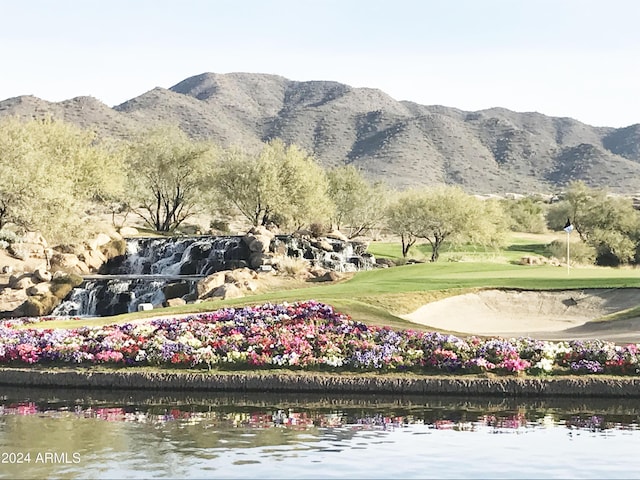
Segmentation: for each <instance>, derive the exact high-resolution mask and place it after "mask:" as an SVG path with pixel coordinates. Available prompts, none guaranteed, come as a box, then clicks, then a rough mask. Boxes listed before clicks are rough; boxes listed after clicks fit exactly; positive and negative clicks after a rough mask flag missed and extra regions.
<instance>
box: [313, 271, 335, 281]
mask: <svg viewBox="0 0 640 480" xmlns="http://www.w3.org/2000/svg"><path fill="white" fill-rule="evenodd" d="M340 279H342V277H341V276H340V274H339V273H338V272H334V271H330V272H327V273H325V274H324V275H322V276H320V277H317V278H316V279H315V281H316V282H336V281H338V280H340Z"/></svg>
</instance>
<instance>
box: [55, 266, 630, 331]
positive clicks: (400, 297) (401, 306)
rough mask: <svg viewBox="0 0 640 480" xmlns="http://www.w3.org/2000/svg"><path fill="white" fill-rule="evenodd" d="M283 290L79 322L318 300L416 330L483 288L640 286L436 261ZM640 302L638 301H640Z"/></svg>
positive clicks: (623, 280) (560, 270) (626, 274)
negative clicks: (428, 313) (429, 315)
mask: <svg viewBox="0 0 640 480" xmlns="http://www.w3.org/2000/svg"><path fill="white" fill-rule="evenodd" d="M309 285H310V286H309V287H306V288H298V289H294V290H282V291H279V292H273V293H269V294H262V295H255V296H251V297H245V298H241V299H235V300H227V301H210V302H202V303H199V304H193V305H185V306H181V307H174V308H166V309H158V310H152V311H147V312H137V313H132V314H126V315H119V316H117V317H106V318H97V319H83V320H80V322H81V323H82V324H85V325H105V324H108V323H113V322H114V321H118V322H123V321H131V320H133V319H136V318H144V317H151V316H158V315H178V314H184V313H197V312H204V311H211V310H215V309H218V308H221V307H224V306H233V305H248V304H254V305H255V304H261V303H266V302H272V303H276V302H283V301H289V302H292V301H299V300H308V299H315V300H318V301H322V302H324V303H328V304H331V305H333V306H334V307H335V308H336V309H337V310H339V311H342V312H344V313H347V314H349V315H351V316H352V317H353V318H354V319H356V320H359V321H363V322H366V323H369V324H376V325H390V326H394V327H400V328H409V327H412V328H415V324H412V323H409V322H406V321H405V320H403V319H401V318H399V317H397V316H396V315H398V314H404V313H409V312H411V311H413V310H415V309H416V308H418V307H419V306H420V305H423V304H424V303H427V302H430V301H433V300H437V299H440V298H444V297H446V296H450V295H454V294H461V293H465V292H468V291H472V290H476V289H481V288H510V289H526V290H558V289H559V290H562V289H580V288H624V287H640V271H639V270H637V269H631V268H606V267H588V268H587V267H584V268H572V269H571V271H570V272H569V273H567V270H566V268H564V267H554V266H548V265H542V266H522V265H514V264H509V263H495V262H477V263H476V262H468V263H467V262H458V263H456V262H437V263H423V264H415V265H404V266H399V267H393V268H387V269H376V270H371V271H366V272H359V273H357V274H355V275H353V277H352V278H350V279H349V280H346V281H343V282H339V283H334V284H330V285H325V284H309ZM639 303H640V302H639ZM78 322H79V321H78V320H65V321H55V322H50V323H48V325H47V326H48V327H70V326H77V325H79V323H78Z"/></svg>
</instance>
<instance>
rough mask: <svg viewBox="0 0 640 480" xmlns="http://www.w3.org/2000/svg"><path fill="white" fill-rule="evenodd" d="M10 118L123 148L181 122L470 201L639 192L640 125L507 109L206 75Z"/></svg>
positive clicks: (19, 108) (266, 77) (196, 134)
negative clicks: (61, 125) (276, 141)
mask: <svg viewBox="0 0 640 480" xmlns="http://www.w3.org/2000/svg"><path fill="white" fill-rule="evenodd" d="M3 115H17V116H21V117H27V118H29V117H36V118H37V117H39V116H43V115H51V116H53V117H54V118H60V119H63V120H65V121H70V122H72V123H75V124H78V125H80V126H82V127H84V128H92V129H95V130H96V131H97V132H98V134H100V135H108V136H116V137H124V138H126V137H128V136H130V135H131V134H132V133H133V132H134V131H135V130H137V129H140V128H146V127H148V126H151V125H153V124H157V123H175V124H177V125H178V126H180V128H182V129H183V130H184V131H185V132H187V133H188V134H189V135H190V136H192V137H193V138H198V139H210V140H212V141H215V142H217V143H219V144H221V145H223V146H225V147H229V146H238V145H239V146H242V147H243V148H245V149H247V150H255V149H258V148H259V147H260V145H261V143H262V142H264V141H268V140H270V139H272V138H276V137H279V138H282V139H283V140H284V141H285V142H287V143H295V144H297V145H299V146H301V147H302V148H304V149H306V150H307V151H309V152H311V153H312V154H314V155H315V157H316V158H317V159H318V161H319V162H320V163H321V164H322V165H323V166H325V167H333V166H338V165H344V164H353V165H355V166H357V167H358V168H360V169H361V170H362V171H363V173H364V174H365V175H366V176H367V177H369V178H370V179H371V180H384V181H385V182H387V183H389V184H390V185H391V186H395V187H398V188H407V187H417V186H426V185H433V184H438V183H449V184H459V185H461V186H462V187H463V188H465V189H466V190H468V191H470V192H472V193H504V192H521V193H527V192H536V191H556V190H558V189H560V188H562V187H563V186H564V185H566V183H567V182H569V181H571V180H583V181H585V183H587V184H588V185H591V186H594V187H596V186H602V187H607V188H608V189H610V190H611V191H613V192H618V193H636V192H640V124H633V125H629V126H627V127H623V128H613V127H594V126H590V125H587V124H585V123H582V122H579V121H578V120H574V119H572V118H569V117H551V116H547V115H544V114H542V113H538V112H514V111H511V110H508V109H505V108H501V107H494V108H490V109H485V110H479V111H475V112H468V111H464V110H461V109H458V108H454V107H446V106H442V105H421V104H418V103H416V102H412V101H407V100H403V101H397V100H394V99H393V98H392V97H391V96H389V95H388V94H386V93H385V92H383V91H382V90H379V89H375V88H355V87H351V86H349V85H346V84H342V83H339V82H334V81H323V80H314V81H306V82H301V81H294V80H289V79H287V78H285V77H282V76H279V75H270V74H256V73H242V72H238V73H228V74H217V73H211V72H206V73H202V74H199V75H195V76H192V77H188V78H186V79H184V80H182V81H180V82H178V83H177V84H175V85H174V86H172V87H170V88H168V89H167V88H162V87H156V88H153V89H151V90H149V91H147V92H145V93H143V94H141V95H139V96H136V97H134V98H132V99H129V100H127V101H125V102H123V103H121V104H119V105H116V106H114V107H108V106H107V105H105V104H104V103H102V102H100V101H99V100H97V99H95V98H93V97H75V98H72V99H69V100H64V101H62V102H47V101H46V100H42V99H39V98H37V97H33V96H21V97H14V98H11V99H7V100H4V101H1V102H0V116H3Z"/></svg>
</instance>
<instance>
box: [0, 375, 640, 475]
mask: <svg viewBox="0 0 640 480" xmlns="http://www.w3.org/2000/svg"><path fill="white" fill-rule="evenodd" d="M639 421H640V405H639V404H638V402H637V401H625V400H618V401H612V400H588V399H578V400H537V401H536V400H528V401H527V400H514V399H497V398H489V399H478V398H474V399H466V398H453V397H444V398H443V397H438V398H436V397H392V396H379V397H377V396H366V397H365V396H362V397H358V396H351V397H342V396H340V397H336V396H321V395H318V396H309V395H305V396H295V395H292V396H283V395H243V394H238V395H230V394H197V393H196V394H180V393H176V394H170V393H166V392H156V393H153V392H146V393H141V392H105V391H92V392H86V391H84V392H80V391H73V390H60V391H53V390H39V389H19V388H5V387H0V478H11V479H17V478H96V479H97V478H100V479H103V478H216V479H219V478H260V479H267V478H350V479H355V478H640V468H639V467H640V459H639V458H640V457H639V456H638V451H639V447H640V427H639Z"/></svg>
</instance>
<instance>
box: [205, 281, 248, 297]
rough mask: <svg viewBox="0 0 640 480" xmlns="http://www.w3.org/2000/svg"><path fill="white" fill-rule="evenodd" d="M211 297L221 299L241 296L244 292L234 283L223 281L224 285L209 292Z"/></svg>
mask: <svg viewBox="0 0 640 480" xmlns="http://www.w3.org/2000/svg"><path fill="white" fill-rule="evenodd" d="M211 297H214V298H221V299H222V300H226V299H228V298H241V297H244V292H243V291H242V289H241V288H240V287H238V286H237V285H236V284H235V283H225V284H224V285H222V286H220V287H218V288H216V289H215V290H214V291H213V292H212V293H211Z"/></svg>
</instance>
